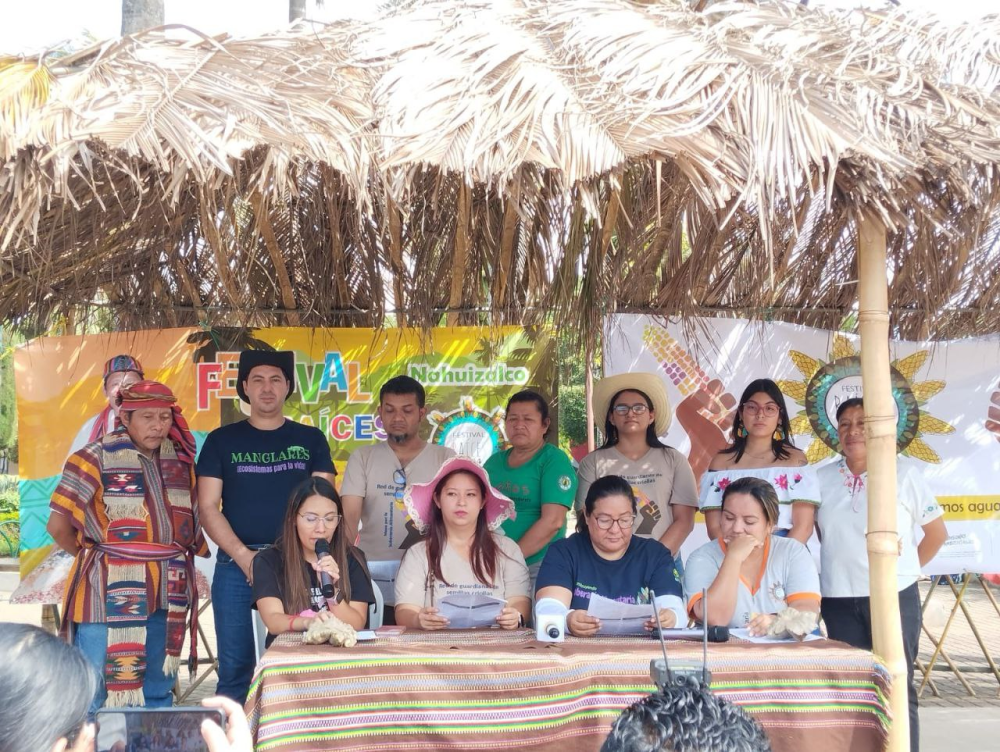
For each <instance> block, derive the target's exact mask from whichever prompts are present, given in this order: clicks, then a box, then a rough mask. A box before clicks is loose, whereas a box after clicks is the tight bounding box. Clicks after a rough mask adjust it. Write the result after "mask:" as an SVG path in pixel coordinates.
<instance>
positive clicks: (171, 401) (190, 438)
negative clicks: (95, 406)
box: [117, 381, 197, 465]
mask: <svg viewBox="0 0 1000 752" xmlns="http://www.w3.org/2000/svg"><path fill="white" fill-rule="evenodd" d="M117 402H118V409H119V411H120V412H129V411H131V410H142V409H144V408H147V407H152V408H163V407H165V408H169V409H170V410H172V411H173V414H174V423H173V425H172V426H170V432H169V433H168V434H167V436H168V438H170V439H171V440H172V441H173V442H174V448H175V449H176V450H177V458H178V459H180V460H182V461H184V462H187V463H188V464H190V465H193V464H194V456H195V453H196V451H197V449H196V444H195V440H194V434H192V433H191V429H190V428H189V427H188V423H187V420H185V419H184V415H183V414H182V413H181V408H180V406H179V405H178V404H177V398H176V397H175V396H174V393H173V392H172V391H170V387H168V386H167V385H166V384H161V383H160V382H159V381H140V382H138V383H136V384H131V385H130V386H125V387H122V388H121V391H119V392H118V400H117Z"/></svg>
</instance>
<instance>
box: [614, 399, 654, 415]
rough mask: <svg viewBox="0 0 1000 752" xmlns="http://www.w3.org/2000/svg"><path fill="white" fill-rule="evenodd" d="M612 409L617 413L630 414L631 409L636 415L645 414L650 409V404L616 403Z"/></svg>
mask: <svg viewBox="0 0 1000 752" xmlns="http://www.w3.org/2000/svg"><path fill="white" fill-rule="evenodd" d="M611 409H612V411H613V412H614V413H615V414H616V415H628V414H629V412H630V411H631V412H633V413H635V414H636V415H643V414H645V413H646V411H648V410H649V406H648V405H644V404H642V403H641V402H637V403H636V404H634V405H615V406H614V407H612V408H611Z"/></svg>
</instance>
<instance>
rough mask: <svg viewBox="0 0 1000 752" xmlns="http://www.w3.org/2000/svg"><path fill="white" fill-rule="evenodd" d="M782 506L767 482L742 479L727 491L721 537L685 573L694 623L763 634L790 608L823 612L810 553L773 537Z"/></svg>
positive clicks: (792, 542)
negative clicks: (706, 598) (703, 596)
mask: <svg viewBox="0 0 1000 752" xmlns="http://www.w3.org/2000/svg"><path fill="white" fill-rule="evenodd" d="M778 506H779V505H778V495H777V494H776V493H775V491H774V486H772V485H771V484H770V483H768V482H767V481H766V480H761V479H760V478H753V477H746V478H740V479H738V480H735V481H733V482H732V483H730V484H729V485H728V486H727V487H726V490H725V491H724V492H723V494H722V508H721V510H720V515H721V518H722V520H721V521H722V524H721V535H720V536H719V538H718V539H717V540H714V541H709V542H708V543H706V544H705V545H704V546H702V547H701V548H699V549H698V550H697V551H695V552H694V553H693V554H691V556H690V557H688V562H687V569H686V570H685V571H684V593H685V594H686V596H687V598H688V604H687V606H688V613H689V614H690V615H691V617H692V618H694V619H697V620H698V621H700V622H702V623H706V624H708V625H710V626H713V627H714V626H728V627H738V628H743V627H746V628H747V629H749V631H750V634H752V635H765V634H767V632H768V628H769V627H770V626H771V624H772V622H773V621H774V620H775V618H776V617H777V615H778V614H779V613H781V612H782V611H784V610H785V609H786V608H789V607H791V608H795V609H797V610H799V611H810V612H812V613H815V614H818V613H819V598H820V595H819V574H818V573H817V572H816V563H815V562H814V561H813V559H812V556H811V555H810V553H809V549H807V548H806V547H805V546H804V545H802V544H801V543H799V542H798V541H797V540H792V539H790V538H780V537H775V536H772V535H771V531H772V530H773V529H774V525H775V523H777V521H778ZM704 590H707V591H708V607H709V612H708V613H707V614H706V613H705V608H704V607H705V604H704V603H703V602H702V592H703V591H704Z"/></svg>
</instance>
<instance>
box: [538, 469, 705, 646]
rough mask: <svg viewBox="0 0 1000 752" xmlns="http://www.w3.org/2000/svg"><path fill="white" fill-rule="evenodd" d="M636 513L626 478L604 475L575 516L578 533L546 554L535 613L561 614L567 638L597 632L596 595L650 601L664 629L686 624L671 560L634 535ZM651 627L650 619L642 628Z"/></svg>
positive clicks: (658, 546)
mask: <svg viewBox="0 0 1000 752" xmlns="http://www.w3.org/2000/svg"><path fill="white" fill-rule="evenodd" d="M637 514H638V504H637V502H636V497H635V494H634V493H633V492H632V485H631V484H630V483H629V482H628V481H627V480H625V479H624V478H621V477H619V476H617V475H607V476H605V477H603V478H599V479H598V480H596V481H594V482H593V483H592V484H591V486H590V489H589V490H588V491H587V496H586V498H585V499H584V503H583V509H582V510H580V511H579V512H578V513H577V515H578V516H577V524H576V532H577V534H576V535H571V536H570V537H569V538H564V539H563V540H560V541H556V542H555V543H553V544H552V545H551V546H549V550H548V553H547V554H546V555H545V560H544V561H543V562H542V568H541V570H540V571H539V573H538V590H537V592H536V593H535V598H536V602H537V605H536V612H537V613H548V614H552V613H556V611H558V610H564V611H565V613H566V628H567V629H568V630H569V632H570V634H573V635H575V636H577V637H589V636H591V635H594V634H597V633H598V632H599V631H600V630H601V623H600V621H599V620H598V619H596V618H594V617H592V616H589V615H588V614H587V607H588V605H589V604H590V598H591V597H592V596H593V595H594V594H597V595H601V596H603V597H605V598H609V599H611V600H614V601H619V602H622V603H649V602H650V601H652V602H653V603H654V604H655V606H656V609H657V614H658V616H659V621H660V624H661V625H662V626H663V627H664V628H669V627H674V626H683V625H684V624H686V623H687V615H686V613H685V610H684V603H683V601H682V600H681V586H680V583H679V582H678V581H677V575H676V573H675V572H674V560H673V557H672V556H671V555H670V551H669V550H667V547H666V546H664V545H663V544H662V543H660V542H659V541H657V540H651V539H649V538H640V537H638V536H636V535H634V534H633V532H632V530H633V527H634V525H635V522H636V519H637ZM653 593H655V594H656V595H655V599H654V598H653ZM655 627H656V623H655V622H654V621H653V619H652V617H650V619H649V620H648V621H647V622H646V629H647V630H652V629H654V628H655Z"/></svg>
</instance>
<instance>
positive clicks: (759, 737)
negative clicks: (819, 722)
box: [601, 674, 771, 752]
mask: <svg viewBox="0 0 1000 752" xmlns="http://www.w3.org/2000/svg"><path fill="white" fill-rule="evenodd" d="M770 750H771V743H770V742H769V741H768V739H767V736H766V735H765V734H764V731H763V729H761V727H760V726H759V725H758V724H757V722H756V721H755V720H753V719H752V718H751V717H750V716H748V715H747V714H746V713H744V712H743V711H742V710H741V709H740V708H738V707H736V706H735V705H733V704H732V703H729V702H727V701H726V700H723V699H721V698H719V697H716V696H715V695H713V694H712V693H711V692H710V691H709V689H708V687H706V686H705V685H704V684H702V683H701V682H700V681H698V679H696V678H694V677H688V676H677V675H676V674H675V675H674V684H673V685H671V686H669V687H667V688H666V689H665V690H662V691H659V692H654V693H653V694H651V695H649V697H645V698H643V699H642V700H639V702H637V703H635V704H633V705H631V706H629V707H628V708H626V709H625V710H624V711H623V712H622V714H621V715H620V716H618V719H617V720H616V721H615V722H614V724H612V726H611V733H610V734H608V738H607V739H606V740H605V742H604V746H602V747H601V752H661V751H663V752H770Z"/></svg>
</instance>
